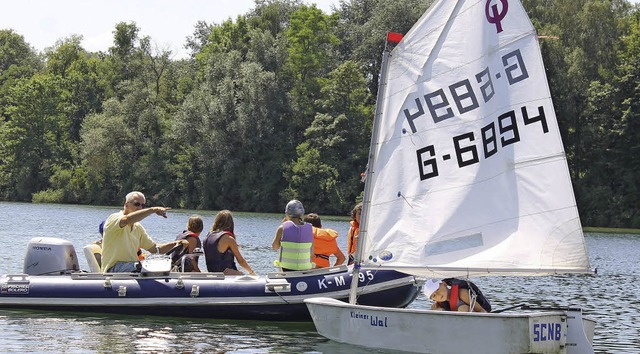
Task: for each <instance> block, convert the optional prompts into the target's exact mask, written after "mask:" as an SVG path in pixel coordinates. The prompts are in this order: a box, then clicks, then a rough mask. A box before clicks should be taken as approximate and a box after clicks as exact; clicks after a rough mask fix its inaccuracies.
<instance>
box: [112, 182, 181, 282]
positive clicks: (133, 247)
mask: <svg viewBox="0 0 640 354" xmlns="http://www.w3.org/2000/svg"><path fill="white" fill-rule="evenodd" d="M145 203H146V199H145V197H144V194H142V193H141V192H131V193H129V194H127V196H126V197H125V203H124V209H123V210H122V211H120V212H117V213H113V214H111V215H109V217H108V218H107V220H106V221H105V223H104V237H103V240H102V267H101V271H102V272H103V273H121V272H132V271H134V270H136V263H137V262H138V255H137V251H138V248H143V249H145V250H147V251H149V252H151V253H156V252H158V250H159V252H160V253H165V252H168V251H169V250H171V249H172V248H173V247H176V246H177V245H179V244H182V246H183V247H188V246H189V242H188V241H187V240H181V241H173V242H169V243H165V244H156V243H155V242H154V241H153V240H152V239H151V237H149V234H147V231H146V230H145V229H144V227H142V225H141V224H140V221H141V220H142V219H144V218H146V217H147V216H149V215H151V214H156V215H159V216H162V217H163V218H166V217H167V211H169V210H171V208H165V207H151V208H145Z"/></svg>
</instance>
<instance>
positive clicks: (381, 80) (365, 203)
mask: <svg viewBox="0 0 640 354" xmlns="http://www.w3.org/2000/svg"><path fill="white" fill-rule="evenodd" d="M401 39H402V34H400V33H394V32H388V33H387V39H386V41H385V44H384V50H383V51H382V63H381V66H380V76H379V77H378V94H377V95H376V111H375V115H374V117H373V131H372V132H371V144H369V162H368V163H367V169H366V171H365V179H364V196H363V199H362V214H361V215H360V221H361V222H360V232H359V234H358V236H356V239H360V240H358V241H356V254H355V261H354V263H353V270H352V271H351V288H350V291H349V303H350V304H355V303H356V297H357V291H358V283H359V277H358V275H359V274H360V267H361V263H362V240H363V239H364V238H365V237H366V236H367V224H368V222H367V219H368V217H369V206H370V204H371V188H372V183H371V182H372V178H371V177H373V173H374V166H375V160H376V151H377V149H376V146H375V145H376V142H377V141H378V135H379V130H380V128H379V125H380V124H379V122H380V117H381V116H382V100H383V97H384V88H385V86H386V85H387V68H388V66H389V55H390V53H391V50H390V49H389V42H391V43H398V42H400V40H401Z"/></svg>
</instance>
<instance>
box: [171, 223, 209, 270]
mask: <svg viewBox="0 0 640 354" xmlns="http://www.w3.org/2000/svg"><path fill="white" fill-rule="evenodd" d="M203 229H204V226H203V222H202V217H200V215H192V216H191V217H190V218H189V221H188V222H187V229H186V230H184V231H182V232H181V233H180V234H179V235H178V236H176V241H180V240H187V241H189V247H188V248H186V249H185V250H184V252H174V253H173V256H172V258H171V263H172V264H178V265H180V267H181V268H182V257H186V258H185V260H184V269H182V271H183V272H199V271H200V268H199V267H198V258H199V257H198V256H194V255H192V254H191V253H193V250H194V249H196V248H202V242H201V241H200V233H202V230H203Z"/></svg>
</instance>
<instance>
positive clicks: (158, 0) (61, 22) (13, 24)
mask: <svg viewBox="0 0 640 354" xmlns="http://www.w3.org/2000/svg"><path fill="white" fill-rule="evenodd" d="M304 2H305V3H307V4H309V5H310V4H312V3H315V4H316V5H317V7H318V8H319V9H321V10H322V11H324V12H325V13H330V12H331V11H332V8H333V6H338V5H339V0H304ZM254 7H255V3H254V0H0V9H1V10H0V29H12V30H14V32H16V33H18V34H20V35H22V36H23V37H24V39H25V41H26V42H27V43H29V45H31V46H32V47H33V48H35V49H36V50H38V51H43V50H44V49H45V48H47V47H51V46H53V45H55V43H56V41H57V40H59V39H63V38H67V37H69V36H71V35H73V34H77V35H82V36H83V38H84V39H83V41H82V46H83V47H84V48H85V49H86V50H87V51H90V52H97V51H107V49H108V48H109V47H111V46H113V30H114V29H115V26H116V24H117V23H119V22H132V21H133V22H135V23H136V25H137V27H138V28H139V29H140V32H139V33H138V36H139V38H142V37H143V36H149V37H151V40H152V43H153V44H155V45H156V46H157V47H158V48H159V49H170V50H171V51H172V53H173V54H174V56H173V58H174V59H182V58H186V57H188V55H189V53H188V51H187V50H186V49H184V48H183V47H184V44H185V43H186V37H187V36H191V35H193V31H194V28H195V27H194V26H195V24H196V23H197V22H198V21H199V20H203V21H206V22H207V23H209V24H211V23H217V24H220V23H222V22H223V21H225V20H227V19H229V18H231V19H233V20H234V21H235V19H236V16H237V15H241V14H246V13H247V12H248V11H250V10H251V9H253V8H254Z"/></svg>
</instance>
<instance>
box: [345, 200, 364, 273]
mask: <svg viewBox="0 0 640 354" xmlns="http://www.w3.org/2000/svg"><path fill="white" fill-rule="evenodd" d="M361 213H362V203H358V204H356V206H354V207H353V209H352V210H351V221H349V223H350V224H351V227H350V228H349V233H347V254H348V255H349V263H348V264H353V262H354V260H355V254H356V243H357V241H358V234H359V233H360V214H361Z"/></svg>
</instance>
